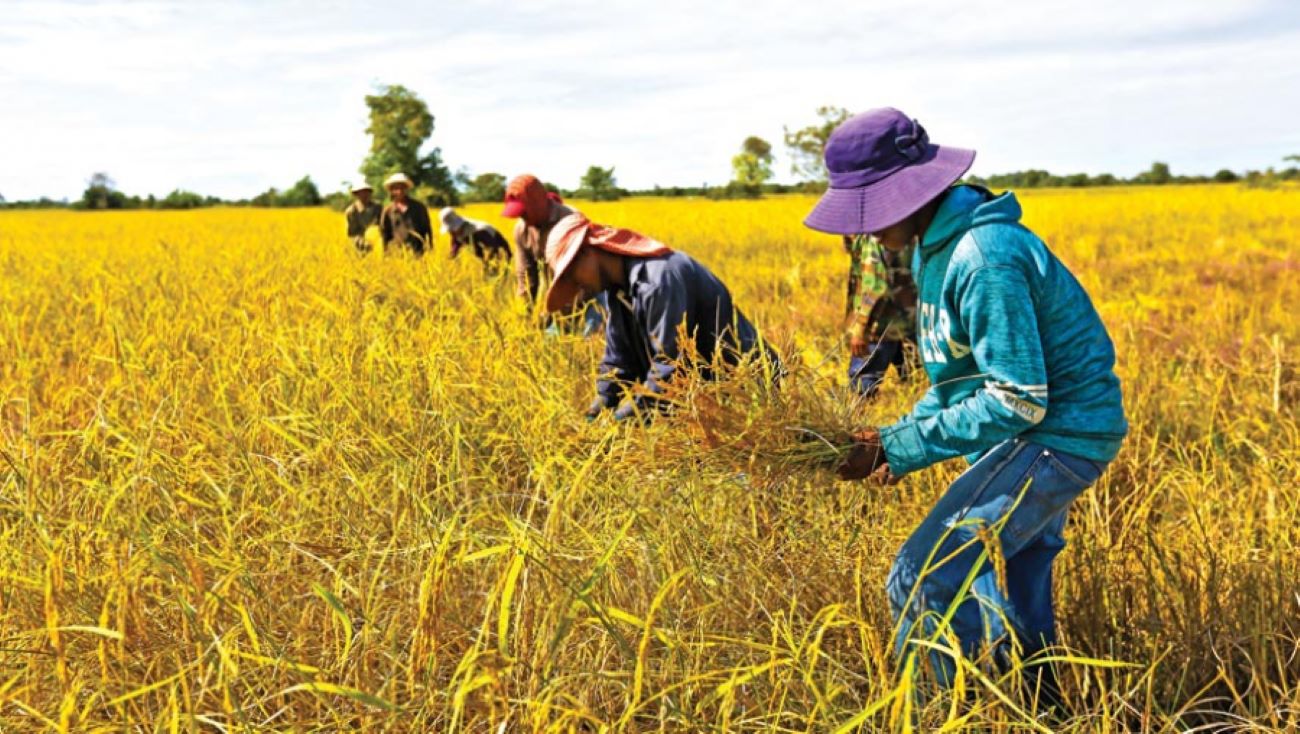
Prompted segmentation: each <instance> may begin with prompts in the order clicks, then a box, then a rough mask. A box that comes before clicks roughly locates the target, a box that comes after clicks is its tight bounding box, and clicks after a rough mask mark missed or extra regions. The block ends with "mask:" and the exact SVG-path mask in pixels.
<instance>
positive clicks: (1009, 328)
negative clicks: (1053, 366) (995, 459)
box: [880, 266, 1047, 476]
mask: <svg viewBox="0 0 1300 734" xmlns="http://www.w3.org/2000/svg"><path fill="white" fill-rule="evenodd" d="M957 313H958V318H960V320H961V324H962V326H963V328H964V329H965V331H966V333H967V334H968V335H969V336H970V349H971V356H972V357H973V358H974V360H975V363H976V365H977V367H978V369H979V376H980V378H982V379H984V380H985V382H984V384H983V386H981V387H980V388H979V389H977V390H976V391H975V392H974V393H973V394H971V395H970V396H969V397H967V398H965V399H964V400H961V401H960V402H957V403H954V404H953V405H950V406H947V407H943V408H937V407H935V406H936V403H937V394H934V388H931V393H932V394H933V395H932V394H927V397H926V398H925V399H923V400H922V402H921V404H919V405H918V406H917V408H914V409H913V411H912V413H911V414H909V415H908V416H906V417H904V418H903V419H902V420H900V421H898V422H897V423H895V424H894V425H892V426H889V427H887V428H883V429H881V431H880V435H881V440H882V442H883V444H884V447H885V453H886V456H887V457H888V461H889V465H890V468H891V470H892V472H893V473H894V474H895V475H897V476H902V475H903V474H907V473H909V472H913V471H916V470H917V469H922V468H924V467H927V466H930V465H931V464H935V463H937V462H940V461H943V460H945V459H950V458H954V457H957V456H962V455H965V454H971V453H978V452H981V451H984V450H987V449H989V448H991V447H992V446H994V445H996V444H998V443H1001V442H1002V441H1005V440H1007V439H1010V438H1012V437H1014V436H1017V435H1019V434H1021V433H1023V432H1024V431H1026V430H1029V429H1030V428H1032V427H1033V426H1035V425H1037V424H1038V423H1039V422H1041V421H1042V420H1043V417H1044V416H1045V415H1046V413H1047V368H1046V364H1045V360H1044V357H1043V351H1042V338H1041V336H1040V334H1039V331H1038V319H1037V315H1036V313H1035V308H1034V297H1033V293H1032V290H1031V289H1030V287H1029V283H1028V281H1027V280H1026V279H1025V277H1024V275H1023V274H1022V273H1021V272H1020V271H1019V270H1017V269H1015V268H1012V267H1007V266H985V267H981V268H979V269H977V270H975V271H974V272H972V273H971V274H970V275H969V276H967V278H966V282H965V283H964V286H963V287H962V288H961V290H960V291H959V294H958V307H957ZM922 338H925V337H924V335H923V337H922ZM934 348H935V349H941V348H942V346H941V345H934ZM932 408H933V410H932V411H931V409H932ZM927 411H931V412H927Z"/></svg>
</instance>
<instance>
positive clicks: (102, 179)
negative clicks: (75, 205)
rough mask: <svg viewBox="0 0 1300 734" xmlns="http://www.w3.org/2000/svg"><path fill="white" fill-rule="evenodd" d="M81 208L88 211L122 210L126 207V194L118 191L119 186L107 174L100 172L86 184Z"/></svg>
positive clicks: (92, 176) (91, 176)
mask: <svg viewBox="0 0 1300 734" xmlns="http://www.w3.org/2000/svg"><path fill="white" fill-rule="evenodd" d="M81 206H83V207H85V208H86V209H122V208H123V207H125V206H126V194H123V193H122V192H121V191H118V190H117V184H116V183H115V182H114V181H113V179H112V178H110V177H109V175H108V174H107V173H104V172H102V171H99V172H96V173H92V174H91V175H90V180H89V181H87V182H86V190H85V192H83V193H82V194H81Z"/></svg>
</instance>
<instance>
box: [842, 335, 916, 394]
mask: <svg viewBox="0 0 1300 734" xmlns="http://www.w3.org/2000/svg"><path fill="white" fill-rule="evenodd" d="M891 364H892V365H894V366H895V367H897V368H898V376H899V377H902V378H904V379H906V378H907V374H908V367H907V359H906V358H905V354H904V351H903V343H902V342H901V341H892V340H881V341H878V342H876V343H874V344H872V345H871V346H870V347H869V348H868V351H867V356H865V357H849V384H850V385H852V386H853V389H854V390H856V391H857V392H858V394H859V395H861V396H863V397H867V398H869V397H871V396H873V395H875V394H876V390H878V389H880V383H881V382H882V381H883V380H884V379H885V373H886V372H888V371H889V365H891Z"/></svg>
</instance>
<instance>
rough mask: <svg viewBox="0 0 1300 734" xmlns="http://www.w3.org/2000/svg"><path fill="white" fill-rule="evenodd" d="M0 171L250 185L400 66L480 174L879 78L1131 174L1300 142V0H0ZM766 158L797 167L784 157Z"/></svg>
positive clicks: (724, 129) (706, 125) (682, 150)
mask: <svg viewBox="0 0 1300 734" xmlns="http://www.w3.org/2000/svg"><path fill="white" fill-rule="evenodd" d="M0 19H2V20H0V106H2V111H0V195H3V196H5V197H7V198H9V199H24V198H35V197H38V196H50V197H52V198H56V199H57V198H63V197H70V198H75V197H78V196H79V195H80V192H81V190H82V189H83V188H84V187H85V182H86V179H87V178H88V177H89V175H90V174H91V173H92V172H94V171H106V172H108V173H109V174H110V175H111V176H112V177H113V178H114V179H116V181H117V183H118V186H119V188H121V189H122V190H124V191H127V192H128V193H139V194H147V193H154V194H158V195H162V194H165V193H166V192H168V191H170V190H171V189H173V188H178V187H179V188H185V189H191V190H194V191H199V192H202V193H207V194H216V195H219V196H223V197H247V196H251V195H253V194H256V193H258V192H259V191H262V190H265V189H266V188H268V187H270V186H273V185H274V186H279V187H285V186H288V185H289V184H291V183H292V182H293V181H294V180H296V179H297V178H299V177H301V176H302V175H304V174H309V175H311V177H312V178H313V179H314V180H315V181H316V182H317V183H318V184H319V185H320V187H321V188H322V190H334V189H337V188H338V187H339V185H340V183H341V182H343V181H345V180H350V179H354V178H357V177H358V176H357V171H356V169H357V166H358V164H359V163H360V161H361V159H362V158H363V157H364V155H365V152H366V149H367V146H368V144H369V141H368V139H367V137H366V135H365V132H364V130H365V126H366V110H365V105H364V102H363V99H362V98H363V97H364V96H365V95H366V94H367V93H368V92H370V91H371V90H372V89H374V88H375V87H376V86H377V85H380V84H403V85H406V86H408V87H410V88H411V89H413V90H414V91H416V92H417V93H418V94H419V95H420V96H421V97H423V98H424V100H425V101H426V102H428V104H429V106H430V108H431V110H432V111H433V113H434V115H435V117H436V129H435V131H434V137H433V144H435V145H437V146H439V147H441V148H442V151H443V156H444V159H445V160H446V162H447V163H448V164H449V165H450V166H451V167H452V168H453V169H457V168H460V167H464V168H466V169H468V170H469V171H470V172H472V173H480V172H484V171H497V172H500V173H503V174H506V175H507V176H509V175H513V174H516V173H520V172H524V171H529V172H535V173H537V174H538V175H540V176H542V177H543V178H545V179H547V180H551V181H554V182H556V183H558V184H560V185H561V186H565V187H572V186H575V185H576V183H577V180H578V177H579V176H580V175H581V173H582V171H583V170H585V169H586V167H587V166H588V165H591V164H600V165H607V166H608V165H612V166H615V167H616V173H617V176H618V180H619V183H620V184H622V185H623V186H626V187H630V188H639V187H649V186H652V185H654V184H656V183H657V184H662V185H670V184H684V185H686V184H699V183H703V182H710V183H721V182H724V181H726V180H727V179H728V178H729V176H730V167H729V162H730V158H731V155H732V154H733V153H734V152H735V151H736V149H737V148H738V147H739V145H740V142H741V141H742V140H743V139H744V138H745V136H747V135H751V134H755V135H759V136H762V137H764V138H766V139H768V140H769V141H771V142H772V143H773V144H774V146H775V148H776V149H777V151H778V152H779V153H784V150H783V146H782V145H780V140H781V131H782V126H783V125H790V126H802V125H804V124H808V123H811V122H812V121H813V118H814V110H815V109H816V107H817V106H818V105H823V104H834V105H840V106H844V107H848V108H849V109H851V110H864V109H868V108H871V107H878V106H885V105H891V106H895V107H899V108H901V109H903V110H904V111H906V112H907V113H908V114H910V115H913V116H915V117H917V118H919V119H920V120H921V122H922V123H923V124H924V125H925V126H926V128H927V129H928V130H929V132H930V135H931V138H932V139H933V140H935V141H937V142H940V143H950V144H954V145H962V146H967V147H974V148H976V149H977V150H978V151H979V157H978V158H977V159H976V163H975V168H974V172H975V173H984V174H987V173H993V172H1000V171H1009V170H1015V169H1021V168H1029V167H1034V168H1047V169H1049V170H1052V171H1055V172H1061V173H1068V172H1077V171H1086V172H1089V173H1100V172H1103V171H1110V172H1113V173H1117V174H1121V175H1131V174H1133V173H1136V172H1137V171H1139V170H1143V169H1145V168H1146V167H1147V166H1148V165H1149V164H1150V163H1151V161H1153V160H1163V161H1167V162H1168V163H1170V164H1171V166H1172V167H1173V170H1174V172H1175V173H1179V172H1182V173H1212V172H1213V171H1215V170H1217V169H1219V168H1232V169H1237V170H1241V169H1245V168H1264V167H1267V166H1270V165H1283V163H1282V158H1283V156H1285V155H1288V154H1297V153H1300V1H1298V0H1212V1H1211V0H1089V2H1077V1H1076V0H1071V1H1069V2H1055V1H1053V0H999V2H978V1H976V0H962V1H959V2H957V1H949V0H929V1H928V2H924V3H915V2H901V1H896V2H891V3H885V2H880V1H879V0H848V1H845V2H839V1H831V0H784V1H782V2H766V1H765V0H736V1H734V2H733V1H731V0H711V1H710V2H700V0H693V1H682V2H678V1H677V0H654V1H653V2H644V1H639V2H638V1H631V0H626V1H625V0H601V1H599V2H596V1H592V2H584V1H579V0H573V1H568V2H558V1H551V0H531V1H530V2H522V1H518V0H516V1H514V2H498V1H497V0H482V1H476V0H460V1H458V2H439V3H427V2H410V3H379V2H367V3H353V2H321V1H316V2H268V1H262V2H242V1H236V0H223V1H222V2H207V1H206V0H189V1H186V2H118V3H102V2H65V1H61V0H37V1H35V2H26V1H25V0H0ZM777 170H778V173H779V174H780V175H781V177H782V178H783V179H787V180H788V179H790V178H791V176H790V174H789V161H788V159H786V158H785V157H784V156H783V155H782V156H781V157H780V158H779V159H778V165H777Z"/></svg>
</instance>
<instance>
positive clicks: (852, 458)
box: [835, 428, 885, 480]
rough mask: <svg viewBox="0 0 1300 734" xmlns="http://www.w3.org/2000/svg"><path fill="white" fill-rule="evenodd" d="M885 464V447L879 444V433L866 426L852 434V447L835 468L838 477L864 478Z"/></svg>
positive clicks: (849, 478) (848, 478) (846, 478)
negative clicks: (864, 428)
mask: <svg viewBox="0 0 1300 734" xmlns="http://www.w3.org/2000/svg"><path fill="white" fill-rule="evenodd" d="M884 464H885V448H884V446H881V444H880V433H879V432H878V431H876V429H874V428H868V429H867V430H865V431H861V432H859V433H856V434H854V435H853V448H851V449H849V455H848V456H847V457H845V459H844V461H843V462H841V463H840V465H839V467H838V468H836V470H835V473H836V475H838V476H839V478H840V479H844V480H853V479H866V478H867V477H870V476H871V475H872V473H873V472H875V471H876V470H877V469H879V468H880V467H881V466H882V465H884Z"/></svg>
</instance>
